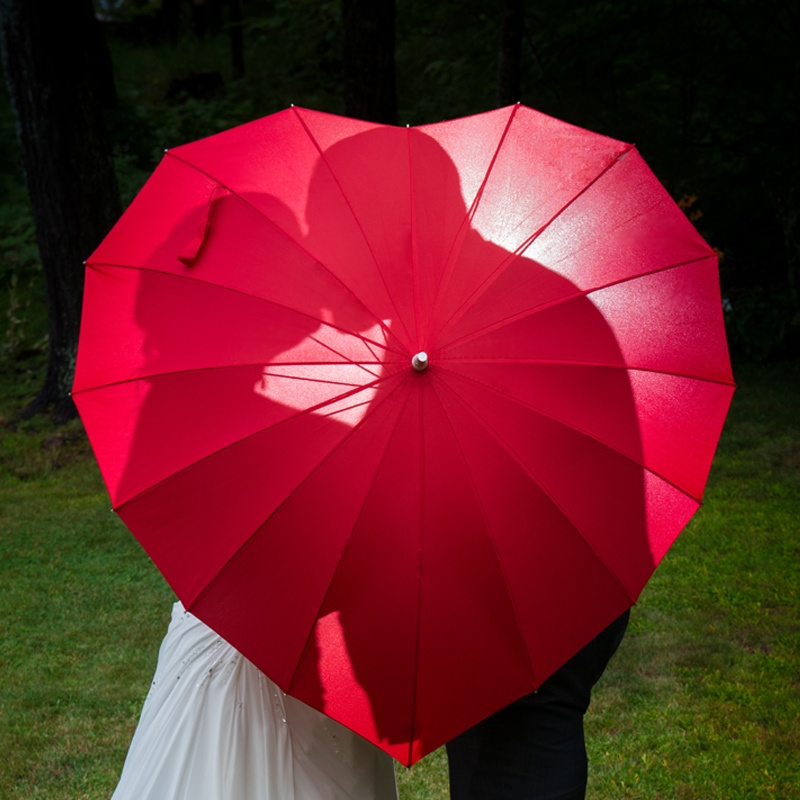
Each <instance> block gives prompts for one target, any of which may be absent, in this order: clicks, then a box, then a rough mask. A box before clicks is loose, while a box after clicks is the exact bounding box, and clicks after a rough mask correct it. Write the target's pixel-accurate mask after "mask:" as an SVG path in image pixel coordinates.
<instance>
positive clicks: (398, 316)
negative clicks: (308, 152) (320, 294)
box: [292, 106, 411, 341]
mask: <svg viewBox="0 0 800 800" xmlns="http://www.w3.org/2000/svg"><path fill="white" fill-rule="evenodd" d="M292 111H294V114H295V116H296V117H297V120H298V121H299V123H300V125H301V126H302V128H303V130H304V131H305V133H306V135H307V136H308V138H309V141H310V142H311V144H313V145H314V147H315V148H316V150H317V152H318V153H319V158H320V161H321V162H322V163H323V164H325V166H326V168H327V169H328V172H329V173H330V175H331V177H332V178H333V180H334V182H335V183H336V186H337V187H338V189H339V193H340V194H341V196H342V199H343V200H344V202H345V204H346V205H347V208H348V209H349V210H350V214H351V216H352V217H353V220H354V222H355V223H356V226H357V227H358V230H359V231H360V232H361V236H362V238H363V240H364V244H366V246H367V249H368V250H369V253H370V255H371V256H372V262H373V264H374V265H375V269H376V270H377V273H378V275H380V278H381V283H382V284H383V288H384V289H385V290H386V296H387V298H388V299H389V302H390V303H391V304H392V307H393V308H394V311H395V317H394V319H395V320H396V322H397V323H398V324H399V325H400V326H401V327H402V328H403V331H404V332H405V334H406V341H411V337H410V336H409V331H408V328H407V327H406V324H405V319H404V318H403V315H402V314H401V313H400V310H399V309H398V308H397V306H396V305H395V300H394V297H393V296H392V292H390V291H389V286H388V285H387V283H386V276H385V275H384V274H383V270H382V269H381V267H380V264H379V263H378V259H377V257H376V255H375V251H374V250H373V249H372V244H371V242H370V241H369V238H368V237H367V234H366V231H365V230H364V227H363V225H362V224H361V220H360V219H359V218H358V215H357V214H356V212H355V209H354V208H353V205H352V203H351V202H350V198H348V196H347V194H346V193H345V191H344V187H343V186H342V184H341V182H340V181H339V177H338V176H337V174H336V173H335V172H334V171H333V168H332V167H331V165H330V162H329V161H328V159H327V158H326V157H325V151H324V150H323V149H322V147H321V146H320V144H319V142H318V141H317V140H316V138H315V136H314V134H313V133H312V132H311V129H310V128H309V127H308V125H307V124H306V121H305V120H304V119H303V117H302V115H301V114H300V111H299V109H298V108H297V106H292ZM343 285H344V284H343ZM362 305H363V303H362ZM373 316H375V317H376V319H377V317H378V315H377V314H374V312H373ZM378 321H379V322H380V323H381V325H383V324H384V322H383V320H378Z"/></svg>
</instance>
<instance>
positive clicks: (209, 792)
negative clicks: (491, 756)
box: [112, 603, 397, 800]
mask: <svg viewBox="0 0 800 800" xmlns="http://www.w3.org/2000/svg"><path fill="white" fill-rule="evenodd" d="M396 798H397V788H396V784H395V778H394V767H393V762H392V759H391V758H390V757H389V756H388V755H386V753H384V752H382V751H381V750H379V749H378V748H377V747H375V746H374V745H372V744H370V743H369V742H367V741H366V740H365V739H362V738H361V737H360V736H358V735H357V734H355V733H353V732H352V731H350V730H349V729H347V728H345V727H344V726H342V725H340V724H339V723H338V722H334V721H333V720H331V719H329V718H328V717H326V716H324V715H323V714H321V713H320V712H318V711H316V710H315V709H313V708H311V707H309V706H307V705H305V704H304V703H301V702H300V701H299V700H295V699H294V698H293V697H289V696H286V695H284V694H283V692H282V691H281V690H280V689H279V688H278V687H277V686H276V685H275V684H274V683H272V681H270V680H269V678H267V677H266V676H265V675H264V674H263V673H261V672H260V671H259V670H258V669H257V668H256V667H255V666H254V665H253V664H251V663H250V662H249V661H248V660H247V659H246V658H244V657H243V656H242V655H241V654H240V653H239V652H237V651H236V650H235V649H234V648H233V647H231V646H230V645H229V644H228V643H227V642H225V641H224V640H223V639H221V638H220V637H219V636H218V635H217V634H216V633H214V631H212V630H211V629H210V628H209V627H208V626H207V625H205V624H204V623H202V622H200V620H198V619H197V617H195V616H194V615H193V614H190V613H189V612H188V611H185V610H184V608H183V606H182V605H181V603H175V605H174V607H173V610H172V619H171V621H170V625H169V629H168V631H167V635H166V637H165V638H164V641H163V642H162V643H161V649H160V650H159V655H158V665H157V667H156V673H155V677H154V679H153V684H152V686H151V687H150V692H149V693H148V695H147V698H146V700H145V703H144V706H143V708H142V713H141V717H140V719H139V724H138V726H137V728H136V732H135V733H134V736H133V739H132V741H131V745H130V749H129V751H128V755H127V758H126V759H125V765H124V767H123V770H122V776H121V778H120V781H119V784H118V785H117V788H116V790H115V792H114V794H113V796H112V800H396Z"/></svg>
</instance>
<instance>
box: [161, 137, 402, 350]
mask: <svg viewBox="0 0 800 800" xmlns="http://www.w3.org/2000/svg"><path fill="white" fill-rule="evenodd" d="M303 127H304V128H305V125H303ZM312 141H313V139H312ZM314 144H315V145H316V142H314ZM317 149H319V146H318V145H317ZM166 155H168V156H171V157H172V158H174V159H175V160H176V161H180V162H181V163H182V164H184V165H185V166H187V167H189V168H190V169H193V170H194V171H195V172H198V173H199V174H201V175H203V176H205V177H206V178H208V179H209V180H210V181H213V182H214V183H215V184H216V185H217V186H220V187H221V188H223V189H227V191H229V192H230V193H231V194H232V195H233V196H234V197H236V198H237V199H238V200H239V201H240V202H242V203H244V204H245V205H246V206H248V208H251V209H252V210H253V211H255V213H256V214H258V216H260V217H261V218H262V219H264V220H266V221H267V222H268V223H269V224H270V225H272V226H273V227H274V228H275V230H277V231H278V232H280V233H281V234H282V235H283V236H285V237H286V238H287V239H288V240H289V241H290V242H292V244H294V245H295V246H296V247H297V248H298V249H299V250H301V251H302V252H303V253H305V254H306V255H307V256H308V257H309V258H310V259H312V260H313V261H314V263H315V264H318V265H319V266H320V267H321V268H322V269H324V270H325V272H327V273H328V274H329V275H330V276H331V277H332V278H333V279H334V280H335V281H336V282H337V283H338V284H339V285H340V286H341V287H342V288H343V289H345V290H346V291H347V292H348V294H349V295H350V296H351V297H352V298H353V299H354V300H355V301H356V302H357V303H358V304H359V305H360V306H361V307H362V308H363V309H364V310H365V311H367V312H368V313H369V314H370V316H372V317H373V318H374V319H375V321H376V322H377V323H378V325H380V326H381V328H383V329H384V331H385V332H386V334H387V336H388V335H391V330H390V329H389V327H388V326H387V325H386V323H385V322H384V321H383V320H382V319H381V318H380V317H379V316H378V315H377V314H376V313H375V312H374V311H372V310H371V309H369V308H367V306H366V305H364V302H363V301H362V300H361V299H360V298H359V297H358V296H357V295H356V294H355V292H353V290H352V289H351V288H350V287H349V286H348V285H347V284H346V283H345V282H344V281H343V280H342V279H341V278H340V277H339V276H338V275H337V274H336V273H335V272H334V271H333V270H332V269H331V268H330V267H329V266H328V265H327V264H324V263H323V262H322V261H320V260H319V259H318V258H317V257H316V256H315V255H314V254H313V253H311V252H310V251H309V250H308V249H307V248H306V247H305V246H304V245H303V244H302V242H300V241H298V240H297V239H295V238H294V237H293V236H292V235H291V234H289V232H288V231H286V230H284V229H283V228H282V227H281V226H280V225H278V223H277V222H275V220H273V219H271V218H270V217H268V216H267V215H266V214H265V213H264V212H263V211H262V210H261V209H260V208H258V207H257V206H255V205H253V204H252V203H251V202H250V201H249V200H247V199H246V198H245V197H243V196H242V195H241V194H240V193H239V192H237V191H236V189H233V188H232V187H231V186H229V185H228V184H226V183H225V182H224V181H221V180H219V179H218V178H217V177H215V176H214V175H212V174H211V173H209V172H206V170H204V169H201V168H200V167H198V166H197V165H196V164H193V163H192V162H191V161H187V160H186V159H185V158H183V157H181V156H179V155H176V154H175V153H174V151H172V150H167V152H166ZM323 161H324V159H323ZM326 163H327V162H326ZM337 183H338V182H337ZM367 244H369V243H367ZM370 252H372V251H371V250H370ZM373 257H374V256H373Z"/></svg>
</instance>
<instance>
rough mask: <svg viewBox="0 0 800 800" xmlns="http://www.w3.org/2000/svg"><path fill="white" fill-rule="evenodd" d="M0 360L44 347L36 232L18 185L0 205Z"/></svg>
mask: <svg viewBox="0 0 800 800" xmlns="http://www.w3.org/2000/svg"><path fill="white" fill-rule="evenodd" d="M0 253H2V258H0V333H2V336H1V337H0V359H3V358H17V357H19V356H20V355H22V354H23V353H24V352H25V351H28V350H40V349H42V348H43V347H44V346H45V344H46V337H45V332H46V321H45V318H44V309H43V303H42V275H41V264H40V262H39V250H38V246H37V244H36V230H35V228H34V225H33V219H32V217H31V213H30V207H29V205H28V202H27V197H26V196H25V193H24V191H23V189H22V187H21V186H19V185H14V184H10V185H9V187H8V191H7V193H6V199H5V201H3V202H0Z"/></svg>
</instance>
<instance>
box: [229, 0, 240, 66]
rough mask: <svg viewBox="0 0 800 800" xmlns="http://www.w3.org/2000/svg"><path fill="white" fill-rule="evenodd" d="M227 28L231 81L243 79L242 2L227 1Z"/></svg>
mask: <svg viewBox="0 0 800 800" xmlns="http://www.w3.org/2000/svg"><path fill="white" fill-rule="evenodd" d="M228 26H229V33H230V40H231V61H232V63H233V79H234V80H239V78H243V77H244V32H243V30H242V0H228Z"/></svg>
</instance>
